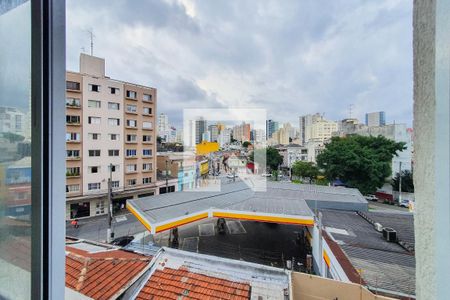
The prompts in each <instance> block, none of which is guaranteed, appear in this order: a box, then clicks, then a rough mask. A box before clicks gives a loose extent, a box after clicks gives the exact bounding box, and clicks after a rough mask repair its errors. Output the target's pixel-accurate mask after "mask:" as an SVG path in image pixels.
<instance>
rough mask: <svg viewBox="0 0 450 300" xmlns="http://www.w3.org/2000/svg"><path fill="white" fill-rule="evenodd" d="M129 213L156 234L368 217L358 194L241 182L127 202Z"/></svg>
mask: <svg viewBox="0 0 450 300" xmlns="http://www.w3.org/2000/svg"><path fill="white" fill-rule="evenodd" d="M308 205H309V206H308ZM127 208H128V209H129V210H130V211H131V212H132V213H133V214H134V215H135V216H136V217H137V218H138V219H139V220H140V221H141V222H142V223H143V224H144V226H146V228H147V229H148V230H149V231H151V232H152V233H155V232H160V231H164V230H167V229H170V228H173V227H177V226H180V225H183V224H187V223H190V222H194V221H197V220H201V219H205V218H208V217H219V218H235V219H246V220H254V221H261V222H274V223H286V224H299V225H307V226H310V225H312V224H313V223H314V220H313V213H312V211H311V208H313V209H314V208H334V209H348V210H354V211H357V210H362V211H366V210H367V201H366V200H365V199H364V197H363V196H362V195H361V193H360V192H359V191H358V190H357V189H349V188H342V187H328V186H316V185H302V184H294V183H287V182H271V181H269V182H267V190H266V191H264V192H263V191H254V190H253V189H251V188H250V187H249V186H248V185H247V184H246V183H245V182H243V181H241V180H236V181H235V182H232V181H231V182H225V181H223V182H222V183H221V188H220V191H195V190H192V191H184V192H178V193H168V194H163V195H157V196H152V197H144V198H139V199H132V200H128V201H127Z"/></svg>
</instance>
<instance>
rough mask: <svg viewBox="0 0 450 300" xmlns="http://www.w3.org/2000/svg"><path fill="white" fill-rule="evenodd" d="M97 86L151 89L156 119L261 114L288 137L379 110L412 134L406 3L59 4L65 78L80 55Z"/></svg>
mask: <svg viewBox="0 0 450 300" xmlns="http://www.w3.org/2000/svg"><path fill="white" fill-rule="evenodd" d="M90 28H93V30H94V34H95V40H94V55H96V56H100V57H104V58H105V59H106V72H107V75H108V76H110V77H112V78H115V79H121V80H125V81H131V82H136V83H139V84H143V85H149V86H153V87H156V88H157V89H158V112H164V113H167V114H168V115H169V118H170V121H171V123H174V124H175V125H177V126H178V125H180V124H181V123H182V122H181V117H182V109H183V108H197V107H200V108H214V107H218V108H220V107H232V108H235V107H244V108H265V109H267V111H268V117H269V118H272V119H275V120H278V121H280V122H287V121H289V122H291V123H292V124H293V125H294V126H298V116H300V115H303V114H308V113H315V112H320V113H325V116H326V117H327V118H329V119H334V120H338V119H342V118H345V117H348V115H349V109H348V108H349V105H350V104H353V105H354V106H353V116H356V117H358V118H359V119H360V120H361V121H363V120H364V113H365V112H370V111H378V110H385V111H386V114H387V119H388V122H393V121H394V120H395V121H396V122H397V123H399V122H405V123H407V124H408V125H411V123H412V79H413V78H412V1H409V0H385V1H382V0H372V1H363V0H360V1H358V0H342V1H337V0H323V1H319V0H309V1H307V0H302V1H299V0H292V1H288V0H283V1H278V0H273V1H257V0H248V1H243V0H239V1H238V0H235V1H232V0H224V1H207V0H204V1H195V0H160V1H158V0H148V1H126V0H122V1H115V0H108V1H87V0H68V1H67V60H68V63H67V67H68V69H70V70H76V71H77V70H78V56H79V53H80V52H81V51H82V48H84V49H85V51H86V53H88V52H89V36H88V33H87V30H88V29H90Z"/></svg>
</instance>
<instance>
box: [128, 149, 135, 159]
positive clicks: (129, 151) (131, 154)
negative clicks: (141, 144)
mask: <svg viewBox="0 0 450 300" xmlns="http://www.w3.org/2000/svg"><path fill="white" fill-rule="evenodd" d="M134 156H136V149H127V157H134Z"/></svg>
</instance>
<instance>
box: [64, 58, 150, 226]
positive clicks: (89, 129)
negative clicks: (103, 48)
mask: <svg viewBox="0 0 450 300" xmlns="http://www.w3.org/2000/svg"><path fill="white" fill-rule="evenodd" d="M66 76H67V79H66V80H67V84H66V85H67V91H66V144H67V145H66V152H67V154H66V168H67V170H66V200H67V201H66V203H67V204H66V218H67V219H73V218H84V217H90V216H96V215H102V214H106V213H107V192H108V180H109V179H110V178H111V185H112V189H113V207H114V209H115V210H117V209H121V208H124V206H125V203H126V200H127V199H132V198H137V197H144V196H150V195H153V194H155V188H156V185H155V183H156V168H155V166H156V138H155V137H156V134H157V133H156V129H155V126H154V124H155V117H154V116H155V112H156V89H155V88H151V87H146V86H140V85H136V84H132V83H127V82H123V81H119V80H114V79H111V78H109V77H107V76H105V60H104V59H102V58H98V57H93V56H89V55H86V54H81V56H80V71H79V72H70V71H68V72H67V75H66Z"/></svg>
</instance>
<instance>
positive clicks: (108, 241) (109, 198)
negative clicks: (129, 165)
mask: <svg viewBox="0 0 450 300" xmlns="http://www.w3.org/2000/svg"><path fill="white" fill-rule="evenodd" d="M112 166H113V165H112V164H109V178H108V229H107V230H106V242H107V243H111V237H112V234H113V233H112V229H111V221H112V199H111V198H112V197H111V196H112Z"/></svg>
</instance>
